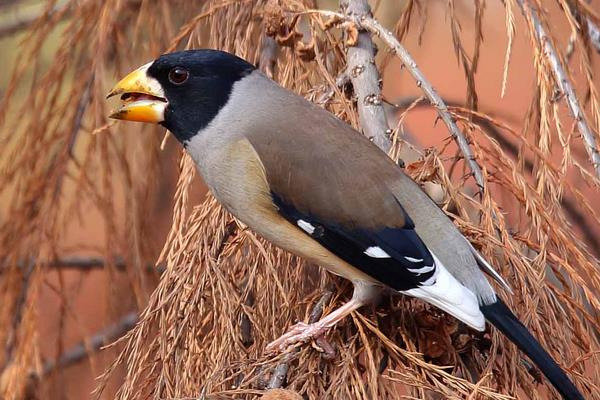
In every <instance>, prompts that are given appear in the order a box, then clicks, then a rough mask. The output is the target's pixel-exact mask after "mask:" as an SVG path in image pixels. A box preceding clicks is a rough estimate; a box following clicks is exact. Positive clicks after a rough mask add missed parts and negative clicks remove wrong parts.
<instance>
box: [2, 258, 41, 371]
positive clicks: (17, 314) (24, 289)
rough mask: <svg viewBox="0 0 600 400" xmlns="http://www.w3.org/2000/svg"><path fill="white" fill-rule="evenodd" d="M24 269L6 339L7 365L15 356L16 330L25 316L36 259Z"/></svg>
mask: <svg viewBox="0 0 600 400" xmlns="http://www.w3.org/2000/svg"><path fill="white" fill-rule="evenodd" d="M23 269H24V272H23V278H22V282H21V288H20V291H19V297H17V300H16V303H15V307H14V311H13V321H12V330H11V331H10V334H9V336H8V339H7V341H6V347H5V354H6V357H5V360H6V363H7V365H8V363H9V362H10V360H11V359H12V357H13V352H14V348H15V341H16V340H17V339H16V334H17V333H16V332H17V330H18V328H19V325H20V324H21V320H22V318H23V307H24V306H25V303H26V301H27V293H28V291H29V281H30V278H31V274H32V273H33V270H34V269H35V261H34V260H30V261H29V262H27V263H26V264H25V265H24V268H23Z"/></svg>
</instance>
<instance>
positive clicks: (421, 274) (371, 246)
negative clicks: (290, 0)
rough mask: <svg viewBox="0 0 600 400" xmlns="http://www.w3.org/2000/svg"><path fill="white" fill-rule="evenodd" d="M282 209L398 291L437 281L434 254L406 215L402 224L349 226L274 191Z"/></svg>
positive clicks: (321, 241) (318, 238) (337, 252)
mask: <svg viewBox="0 0 600 400" xmlns="http://www.w3.org/2000/svg"><path fill="white" fill-rule="evenodd" d="M272 196H273V202H274V204H275V205H276V206H277V207H278V209H279V213H280V214H281V215H282V216H283V217H284V218H285V219H286V220H288V221H289V222H291V223H292V224H294V225H296V226H298V227H299V228H300V229H302V230H303V231H304V232H306V234H308V235H310V236H311V237H312V238H313V239H314V240H316V241H317V242H318V243H319V244H321V245H322V246H323V247H325V248H326V249H328V250H329V251H331V252H332V253H333V254H335V255H336V256H338V257H339V258H341V259H342V260H344V261H346V262H347V263H349V264H351V265H353V266H354V267H356V268H358V269H359V270H361V271H363V272H364V273H366V274H367V275H369V276H372V277H373V278H375V279H376V280H378V281H380V282H382V283H384V284H385V285H386V286H389V287H391V288H392V289H395V290H398V291H404V290H410V289H414V288H417V287H420V286H429V285H432V284H433V283H435V281H434V279H435V278H434V274H435V268H436V266H435V262H434V259H433V256H432V255H431V253H430V252H429V250H428V249H427V247H426V246H425V244H424V243H423V242H422V241H421V239H420V238H419V236H418V235H417V233H416V232H415V230H414V224H413V222H412V221H411V220H410V219H409V218H408V215H407V216H406V218H407V221H406V223H405V225H404V227H403V228H388V227H384V228H380V229H361V228H353V229H348V228H345V227H343V226H341V225H339V224H336V223H335V222H331V221H322V220H319V219H318V218H316V217H314V216H312V215H308V214H306V213H302V212H300V211H298V210H297V209H296V208H295V207H293V206H291V205H289V204H286V203H285V202H284V201H283V200H282V199H281V198H280V197H279V196H277V195H276V194H275V193H273V194H272Z"/></svg>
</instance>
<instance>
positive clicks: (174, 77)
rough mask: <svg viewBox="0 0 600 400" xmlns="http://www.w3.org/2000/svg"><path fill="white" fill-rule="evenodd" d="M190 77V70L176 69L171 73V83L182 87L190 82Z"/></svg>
mask: <svg viewBox="0 0 600 400" xmlns="http://www.w3.org/2000/svg"><path fill="white" fill-rule="evenodd" d="M189 76H190V73H189V72H188V70H186V69H184V68H181V67H175V68H173V69H172V70H171V71H169V82H171V83H172V84H173V85H182V84H184V83H185V81H187V80H188V78H189Z"/></svg>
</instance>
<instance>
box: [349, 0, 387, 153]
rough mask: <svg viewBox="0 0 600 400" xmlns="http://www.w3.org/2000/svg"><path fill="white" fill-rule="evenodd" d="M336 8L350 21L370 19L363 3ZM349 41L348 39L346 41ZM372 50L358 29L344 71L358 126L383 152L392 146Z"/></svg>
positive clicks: (359, 0)
mask: <svg viewBox="0 0 600 400" xmlns="http://www.w3.org/2000/svg"><path fill="white" fill-rule="evenodd" d="M340 9H341V10H342V11H344V12H345V13H346V15H348V16H349V17H351V18H367V17H371V8H370V6H369V3H368V1H367V0H340ZM349 41H350V40H349V39H348V40H347V42H349ZM375 53H376V48H375V45H374V44H373V40H372V39H371V34H370V33H369V32H367V31H366V30H365V29H359V32H358V37H357V38H356V41H355V43H353V44H351V45H350V47H348V54H347V67H346V71H347V73H348V74H349V75H350V81H351V82H352V87H353V89H354V94H355V95H356V99H357V106H358V116H359V119H360V126H361V128H362V131H363V133H364V135H365V136H366V137H368V138H369V139H370V140H371V141H372V142H373V143H375V144H376V145H377V146H378V147H379V148H380V149H382V150H383V151H385V152H386V153H387V152H388V151H389V150H390V148H391V147H392V142H391V141H390V139H389V134H390V132H391V131H390V129H389V126H388V123H387V118H386V116H385V111H384V108H383V102H382V100H381V87H380V76H379V71H378V70H377V66H376V65H375Z"/></svg>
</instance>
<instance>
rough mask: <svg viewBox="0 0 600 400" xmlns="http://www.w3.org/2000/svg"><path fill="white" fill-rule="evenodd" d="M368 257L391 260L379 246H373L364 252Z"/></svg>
mask: <svg viewBox="0 0 600 400" xmlns="http://www.w3.org/2000/svg"><path fill="white" fill-rule="evenodd" d="M364 253H365V254H366V255H368V256H369V257H373V258H391V257H390V255H389V254H388V253H386V252H385V251H383V249H382V248H381V247H379V246H371V247H369V248H368V249H366V250H365V251H364Z"/></svg>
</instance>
